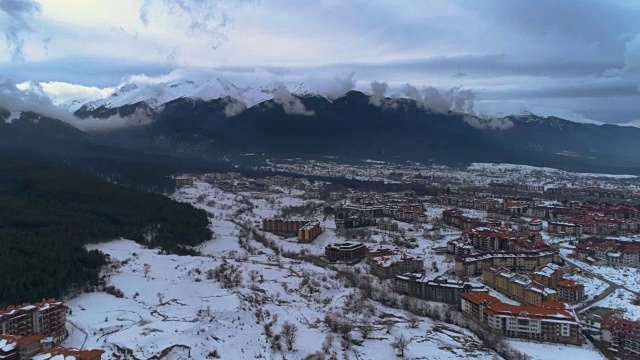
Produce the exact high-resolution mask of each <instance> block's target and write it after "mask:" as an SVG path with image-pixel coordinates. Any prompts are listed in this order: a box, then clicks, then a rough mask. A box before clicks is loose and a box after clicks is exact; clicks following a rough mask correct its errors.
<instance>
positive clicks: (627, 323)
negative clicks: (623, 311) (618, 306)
mask: <svg viewBox="0 0 640 360" xmlns="http://www.w3.org/2000/svg"><path fill="white" fill-rule="evenodd" d="M600 328H601V329H602V341H603V342H604V343H606V344H607V348H608V349H609V350H612V351H614V352H616V354H617V356H618V357H619V358H620V359H625V360H627V359H628V360H640V321H631V320H627V319H619V318H610V319H606V320H603V321H602V323H601V325H600Z"/></svg>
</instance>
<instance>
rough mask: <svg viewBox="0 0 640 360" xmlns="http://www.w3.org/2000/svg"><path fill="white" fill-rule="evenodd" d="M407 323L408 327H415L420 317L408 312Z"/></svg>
mask: <svg viewBox="0 0 640 360" xmlns="http://www.w3.org/2000/svg"><path fill="white" fill-rule="evenodd" d="M408 323H409V327H410V328H412V329H415V328H417V327H418V325H420V318H419V317H418V316H417V315H416V314H409V317H408Z"/></svg>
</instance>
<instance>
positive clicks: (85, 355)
mask: <svg viewBox="0 0 640 360" xmlns="http://www.w3.org/2000/svg"><path fill="white" fill-rule="evenodd" d="M102 354H104V351H103V350H78V349H66V348H61V347H55V348H52V349H49V350H43V351H42V352H40V353H39V354H37V355H35V356H34V357H33V360H57V359H74V360H100V358H101V357H102Z"/></svg>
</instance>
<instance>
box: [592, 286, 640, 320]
mask: <svg viewBox="0 0 640 360" xmlns="http://www.w3.org/2000/svg"><path fill="white" fill-rule="evenodd" d="M635 298H636V296H635V295H634V294H633V293H631V292H629V291H627V290H623V289H616V290H615V291H614V292H612V293H611V295H609V296H607V297H606V298H605V299H604V300H601V301H598V302H597V303H596V304H595V305H594V306H599V307H606V308H610V309H614V310H620V311H622V313H623V316H624V318H626V319H629V320H640V306H637V305H633V301H634V300H635Z"/></svg>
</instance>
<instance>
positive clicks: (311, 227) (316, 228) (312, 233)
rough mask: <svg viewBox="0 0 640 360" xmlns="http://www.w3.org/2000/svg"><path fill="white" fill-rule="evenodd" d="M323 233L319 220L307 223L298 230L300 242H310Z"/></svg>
mask: <svg viewBox="0 0 640 360" xmlns="http://www.w3.org/2000/svg"><path fill="white" fill-rule="evenodd" d="M321 233H322V228H321V227H320V222H319V221H311V222H308V223H306V224H305V225H304V226H302V227H301V228H300V229H299V230H298V242H300V243H305V244H308V243H310V242H312V241H313V240H315V238H317V237H318V236H319V235H320V234H321Z"/></svg>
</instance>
